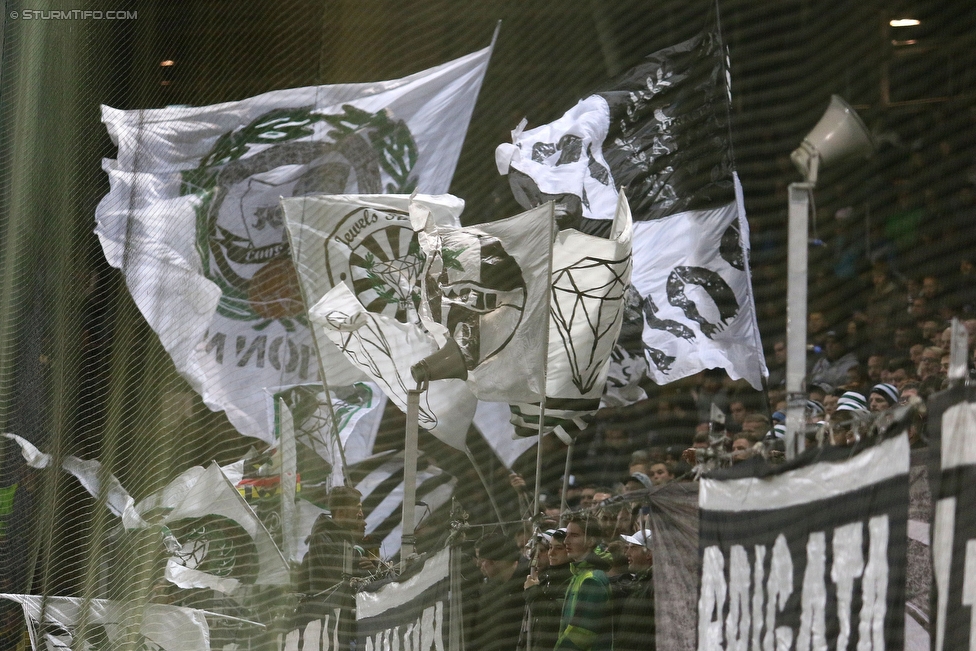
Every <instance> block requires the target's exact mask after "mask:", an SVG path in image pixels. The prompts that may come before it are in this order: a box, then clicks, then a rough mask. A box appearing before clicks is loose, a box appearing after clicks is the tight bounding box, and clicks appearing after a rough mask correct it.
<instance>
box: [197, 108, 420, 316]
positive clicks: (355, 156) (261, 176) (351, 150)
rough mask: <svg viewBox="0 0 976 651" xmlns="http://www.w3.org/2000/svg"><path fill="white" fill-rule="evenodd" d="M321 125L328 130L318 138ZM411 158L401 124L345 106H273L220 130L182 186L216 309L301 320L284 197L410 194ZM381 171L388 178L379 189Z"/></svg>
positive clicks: (410, 140) (414, 152)
mask: <svg viewBox="0 0 976 651" xmlns="http://www.w3.org/2000/svg"><path fill="white" fill-rule="evenodd" d="M319 123H325V124H326V125H328V126H330V127H331V128H330V129H328V130H327V131H326V132H325V133H324V136H323V131H324V130H325V129H327V128H328V127H326V126H325V125H322V126H320V127H319V130H318V131H317V130H316V125H317V124H319ZM316 138H322V139H321V140H316ZM416 159H417V148H416V144H415V143H414V142H413V138H412V137H411V135H410V132H409V130H408V129H407V126H406V124H405V123H404V122H402V121H394V120H392V119H391V118H390V116H389V115H388V114H387V113H386V112H380V113H375V114H374V113H367V112H365V111H361V110H359V109H356V108H354V107H351V106H344V107H343V112H342V113H340V114H335V115H324V114H321V113H316V112H314V111H313V109H312V108H311V107H305V108H293V109H276V110H273V111H270V112H268V113H266V114H264V115H262V116H260V117H259V118H257V119H255V120H254V121H253V122H251V123H250V124H248V125H247V126H245V127H244V128H242V129H240V130H237V131H233V132H229V133H226V134H224V135H223V136H221V137H220V138H219V139H218V140H217V142H216V144H215V145H214V148H213V149H212V150H211V152H210V153H209V154H207V156H205V157H204V158H203V159H202V160H201V162H200V165H199V166H198V167H197V168H196V169H194V170H190V171H187V172H184V173H183V186H182V193H183V194H184V195H186V194H193V195H196V196H197V197H199V198H200V203H199V205H198V207H197V209H196V210H197V229H196V230H197V234H196V246H197V250H198V253H199V255H200V259H201V262H202V267H203V273H204V275H205V276H206V277H207V278H209V279H210V280H212V281H213V282H214V283H216V284H217V285H218V286H219V287H220V289H221V298H220V302H219V304H218V307H217V310H218V312H219V313H220V314H221V315H223V316H225V317H227V318H231V319H235V320H240V321H256V322H257V323H255V325H254V327H255V328H256V329H263V328H264V327H266V326H267V324H268V323H270V322H271V321H274V320H277V321H280V322H281V323H282V325H284V326H285V327H286V328H287V329H289V330H291V329H293V328H294V327H295V325H296V324H297V323H301V324H303V325H304V321H305V317H304V306H303V304H302V300H301V293H300V291H299V285H298V277H297V274H296V272H295V268H294V265H293V264H292V261H291V256H290V252H289V248H288V242H287V238H286V235H285V229H284V217H283V214H282V211H281V206H280V203H279V199H280V197H282V196H301V195H305V194H312V193H326V194H342V193H379V192H384V191H386V192H410V191H411V190H412V189H413V186H414V185H415V183H414V180H413V179H412V178H411V176H410V173H411V171H412V169H413V166H414V164H415V162H416ZM384 176H385V177H386V178H388V179H391V180H392V182H391V183H387V184H386V187H385V188H384V185H383V178H384Z"/></svg>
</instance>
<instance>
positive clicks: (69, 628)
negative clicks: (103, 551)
mask: <svg viewBox="0 0 976 651" xmlns="http://www.w3.org/2000/svg"><path fill="white" fill-rule="evenodd" d="M0 598H2V599H9V600H10V601H15V602H17V603H19V604H21V606H22V607H23V609H24V617H25V619H26V620H27V621H28V623H29V625H30V629H31V630H32V631H33V632H34V634H35V635H36V637H37V642H39V643H40V644H42V645H43V648H45V649H74V648H77V649H91V648H95V647H93V646H89V644H92V643H95V644H98V643H99V642H97V641H96V640H100V641H101V643H103V644H106V645H108V646H111V647H114V646H115V645H116V644H122V643H123V641H124V635H123V634H124V632H125V627H126V625H127V623H128V621H131V618H133V617H134V616H136V615H138V614H139V613H137V612H134V608H133V606H132V605H130V604H126V603H123V602H120V601H109V600H107V599H82V598H81V597H48V596H40V595H24V594H3V595H0ZM209 614H210V615H211V616H212V617H216V618H220V617H221V616H220V615H217V614H215V613H209ZM229 619H234V620H235V621H237V622H243V621H244V620H239V619H235V618H229ZM83 622H84V623H85V624H87V631H88V636H89V637H88V640H87V642H88V643H89V644H86V645H85V646H77V647H76V646H75V643H76V640H75V635H77V633H78V627H79V626H81V625H82V623H83ZM248 623H252V624H254V622H248ZM32 638H33V636H32ZM139 638H140V639H139V640H138V642H137V645H138V648H143V649H154V648H159V649H161V650H162V651H210V626H209V625H208V623H207V619H206V616H205V614H204V612H203V611H201V610H195V609H193V608H180V607H178V606H166V605H163V604H147V605H145V606H144V607H143V608H142V613H141V624H140V626H139ZM77 642H78V643H79V644H80V643H81V640H78V641H77ZM98 648H101V647H100V646H99V647H98Z"/></svg>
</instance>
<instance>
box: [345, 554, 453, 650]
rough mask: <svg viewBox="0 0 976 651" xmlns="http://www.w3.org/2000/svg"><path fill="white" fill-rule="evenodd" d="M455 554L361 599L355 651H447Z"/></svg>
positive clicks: (436, 559) (434, 558)
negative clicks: (398, 650)
mask: <svg viewBox="0 0 976 651" xmlns="http://www.w3.org/2000/svg"><path fill="white" fill-rule="evenodd" d="M450 558H451V550H450V548H444V549H442V550H441V551H439V552H437V553H436V554H435V555H434V556H432V557H431V558H429V559H427V561H426V562H425V563H424V566H423V569H421V570H420V571H419V572H418V573H417V574H414V575H413V576H411V577H409V578H407V579H406V580H403V581H400V582H397V583H388V584H386V585H384V586H382V587H381V588H380V589H379V590H376V591H375V592H360V593H357V594H356V648H357V649H361V650H363V651H386V650H387V649H410V651H431V650H434V649H436V650H437V651H443V650H444V649H447V648H448V646H449V645H448V640H449V637H450V583H451V582H450V576H451V575H450Z"/></svg>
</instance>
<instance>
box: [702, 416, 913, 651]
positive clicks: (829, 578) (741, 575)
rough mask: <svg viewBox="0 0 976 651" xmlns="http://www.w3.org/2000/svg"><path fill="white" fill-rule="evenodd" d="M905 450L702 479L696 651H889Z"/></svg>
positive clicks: (892, 443) (895, 637) (891, 442)
mask: <svg viewBox="0 0 976 651" xmlns="http://www.w3.org/2000/svg"><path fill="white" fill-rule="evenodd" d="M908 470H909V445H908V439H907V437H906V436H905V435H904V434H902V435H899V436H897V437H894V438H891V439H888V440H885V441H883V442H881V443H879V444H877V445H875V446H873V447H870V448H868V449H865V450H864V451H862V452H860V453H858V454H855V455H853V456H851V450H850V448H826V449H823V450H819V451H818V452H817V453H816V454H815V453H811V454H810V455H803V456H801V457H800V458H799V459H797V460H795V461H794V462H791V463H789V464H785V465H784V466H781V467H779V468H776V469H773V470H772V471H771V472H770V473H768V474H766V476H764V477H758V476H752V475H748V470H747V469H746V468H742V469H734V470H732V471H728V472H727V473H724V474H723V475H722V476H713V477H710V478H706V479H703V480H702V482H701V492H700V500H699V505H700V507H701V530H700V545H701V550H702V573H701V585H700V593H699V594H700V596H699V600H698V649H700V650H705V649H708V650H710V651H711V650H718V649H730V650H731V649H735V650H740V649H741V650H745V649H763V650H764V651H781V650H782V651H786V650H788V649H796V650H797V651H809V650H814V649H816V650H821V649H823V650H824V651H826V649H857V650H858V651H880V650H881V649H889V650H892V649H901V648H902V646H903V639H904V626H905V619H904V618H905V565H906V561H905V545H906V536H907V519H908V481H909V479H908V477H909V475H908Z"/></svg>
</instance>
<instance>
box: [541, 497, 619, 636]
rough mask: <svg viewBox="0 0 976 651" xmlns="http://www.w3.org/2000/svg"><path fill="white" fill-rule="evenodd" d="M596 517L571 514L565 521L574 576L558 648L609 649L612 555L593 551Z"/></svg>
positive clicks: (597, 536)
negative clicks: (567, 520) (608, 569)
mask: <svg viewBox="0 0 976 651" xmlns="http://www.w3.org/2000/svg"><path fill="white" fill-rule="evenodd" d="M597 527H598V525H597V522H596V520H595V519H593V518H590V517H588V516H587V515H584V514H579V515H574V516H571V517H570V519H569V522H568V523H567V524H566V543H565V544H566V551H567V553H568V554H569V558H570V560H571V561H572V565H571V568H572V572H573V577H572V579H570V582H569V587H568V588H566V600H565V601H564V602H563V612H562V617H561V619H560V622H559V638H558V639H557V640H556V647H555V651H570V650H571V651H610V650H611V649H613V642H612V636H611V634H610V615H611V613H610V581H609V579H607V575H606V573H605V572H604V570H606V569H607V568H608V567H610V561H609V558H605V557H604V556H601V555H598V554H596V553H594V551H593V550H594V549H595V548H596V544H597V542H598V541H599V535H598V529H597Z"/></svg>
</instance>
